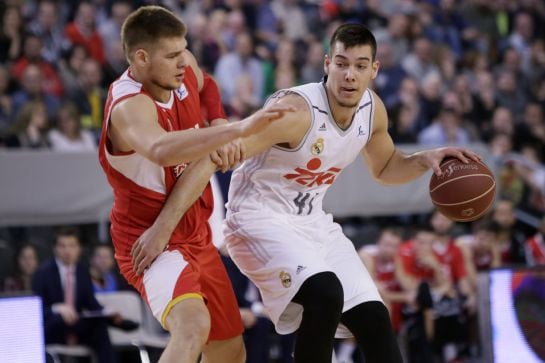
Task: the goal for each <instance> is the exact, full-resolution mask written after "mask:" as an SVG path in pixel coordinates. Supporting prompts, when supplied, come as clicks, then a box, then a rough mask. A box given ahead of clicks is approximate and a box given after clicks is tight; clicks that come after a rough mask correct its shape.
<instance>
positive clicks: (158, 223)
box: [131, 100, 310, 274]
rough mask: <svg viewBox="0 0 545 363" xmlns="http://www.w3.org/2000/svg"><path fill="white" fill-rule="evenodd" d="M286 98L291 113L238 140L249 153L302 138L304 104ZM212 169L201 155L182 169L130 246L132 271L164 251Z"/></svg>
mask: <svg viewBox="0 0 545 363" xmlns="http://www.w3.org/2000/svg"><path fill="white" fill-rule="evenodd" d="M288 101H289V100H286V101H283V102H284V103H286V104H289V105H290V107H293V109H295V111H294V112H288V113H285V114H284V116H283V117H281V118H280V119H278V120H277V121H275V122H273V123H271V124H269V125H268V127H266V128H265V129H263V130H262V131H261V132H260V133H258V134H255V135H251V136H247V137H245V138H243V139H242V143H243V144H244V147H245V148H246V149H247V154H248V155H249V156H253V155H256V154H257V153H260V152H262V151H264V150H266V149H267V148H269V147H271V146H272V145H275V144H277V143H288V144H290V143H294V144H297V143H299V142H300V141H301V139H302V138H303V137H304V135H305V134H306V131H307V129H308V126H309V125H310V113H309V111H308V107H306V105H304V104H300V103H298V101H294V102H291V101H290V102H288ZM258 112H260V111H258ZM216 168H217V165H216V164H215V163H213V162H212V161H211V158H209V157H208V156H205V157H203V158H201V159H200V160H198V161H197V162H194V163H192V164H190V165H189V166H188V167H187V168H186V169H185V170H184V172H183V173H182V175H181V176H180V178H179V179H178V181H177V182H176V184H175V185H174V188H173V189H172V191H171V193H170V194H169V196H168V199H167V201H166V202H165V205H164V206H163V208H162V209H161V212H160V213H159V215H158V216H157V219H156V220H155V222H154V223H153V225H152V226H151V227H150V228H149V229H147V230H146V231H145V232H144V233H143V234H142V236H140V238H139V239H138V240H137V241H135V243H134V245H133V248H132V251H131V255H132V259H133V266H134V269H135V272H136V274H140V273H142V272H143V271H144V270H145V269H146V268H147V267H149V265H151V263H152V262H153V261H154V260H155V258H156V257H157V256H158V255H159V254H160V253H161V252H162V251H163V250H164V248H165V246H166V245H167V243H168V241H169V240H170V237H171V235H172V233H173V232H174V229H175V228H176V226H177V225H178V223H179V221H180V220H181V219H182V217H183V215H184V214H185V212H186V211H187V210H188V209H189V208H190V207H191V205H193V203H195V201H196V200H197V198H198V197H199V196H200V195H201V194H202V192H203V190H204V188H205V187H206V185H207V183H208V181H209V180H210V178H211V177H212V174H213V173H214V171H215V170H216Z"/></svg>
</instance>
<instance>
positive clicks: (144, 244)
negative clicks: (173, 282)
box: [131, 224, 170, 276]
mask: <svg viewBox="0 0 545 363" xmlns="http://www.w3.org/2000/svg"><path fill="white" fill-rule="evenodd" d="M169 239H170V236H165V234H164V233H162V231H161V230H160V228H158V227H156V226H155V224H154V225H152V226H151V227H150V228H148V229H147V230H146V231H145V232H144V233H142V235H141V236H140V237H139V238H138V239H137V240H136V241H135V242H134V244H133V246H132V250H131V256H132V266H133V269H134V272H135V273H136V275H137V276H138V275H140V274H142V273H143V272H144V270H145V269H147V268H148V267H150V265H151V264H152V263H153V261H155V259H156V258H157V256H159V254H160V253H161V252H163V251H164V250H165V247H166V245H167V243H168V241H169Z"/></svg>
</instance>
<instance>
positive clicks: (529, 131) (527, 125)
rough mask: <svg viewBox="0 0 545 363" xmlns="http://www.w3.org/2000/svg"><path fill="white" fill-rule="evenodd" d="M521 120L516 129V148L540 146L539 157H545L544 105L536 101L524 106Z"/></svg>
mask: <svg viewBox="0 0 545 363" xmlns="http://www.w3.org/2000/svg"><path fill="white" fill-rule="evenodd" d="M520 121H521V122H519V123H518V124H517V127H516V128H515V129H514V142H515V145H514V148H515V149H516V150H519V151H520V150H521V149H522V147H523V146H524V145H528V144H530V145H536V146H538V147H537V148H538V154H539V158H540V159H543V158H544V157H545V119H544V112H543V107H542V106H541V105H540V104H538V103H535V102H528V103H526V105H525V106H524V113H523V114H522V117H521V120H520Z"/></svg>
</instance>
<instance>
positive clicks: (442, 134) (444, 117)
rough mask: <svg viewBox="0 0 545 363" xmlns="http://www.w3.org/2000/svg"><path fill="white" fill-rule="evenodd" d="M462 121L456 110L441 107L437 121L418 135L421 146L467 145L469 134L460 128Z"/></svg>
mask: <svg viewBox="0 0 545 363" xmlns="http://www.w3.org/2000/svg"><path fill="white" fill-rule="evenodd" d="M461 123H462V119H461V116H460V114H459V113H458V111H457V110H455V109H454V108H452V107H443V108H442V109H441V111H440V113H439V116H438V118H437V119H435V120H434V121H433V123H432V124H431V125H430V126H428V127H426V128H425V129H423V130H422V131H421V132H420V133H419V134H418V143H419V144H421V145H467V144H468V143H469V134H468V132H467V131H466V130H465V129H464V128H462V126H461Z"/></svg>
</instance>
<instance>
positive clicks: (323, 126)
mask: <svg viewBox="0 0 545 363" xmlns="http://www.w3.org/2000/svg"><path fill="white" fill-rule="evenodd" d="M318 131H327V129H326V127H325V122H324V123H323V124H322V126H320V128H319V129H318Z"/></svg>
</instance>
